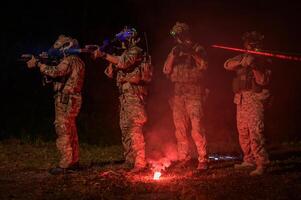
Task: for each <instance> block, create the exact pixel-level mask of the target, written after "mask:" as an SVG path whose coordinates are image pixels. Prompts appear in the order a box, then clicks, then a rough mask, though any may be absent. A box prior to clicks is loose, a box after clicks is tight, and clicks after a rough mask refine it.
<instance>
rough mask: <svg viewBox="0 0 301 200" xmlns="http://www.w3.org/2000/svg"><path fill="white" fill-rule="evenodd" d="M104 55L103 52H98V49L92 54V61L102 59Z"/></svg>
mask: <svg viewBox="0 0 301 200" xmlns="http://www.w3.org/2000/svg"><path fill="white" fill-rule="evenodd" d="M105 55H106V53H105V52H103V51H100V50H99V49H97V50H95V51H94V52H93V53H92V58H93V59H96V58H102V57H104V56H105Z"/></svg>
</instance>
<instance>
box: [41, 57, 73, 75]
mask: <svg viewBox="0 0 301 200" xmlns="http://www.w3.org/2000/svg"><path fill="white" fill-rule="evenodd" d="M38 67H39V68H40V71H41V73H42V74H44V75H47V76H50V77H52V78H56V77H60V76H65V75H67V74H68V73H70V60H69V59H68V58H65V59H63V60H62V61H61V62H60V63H59V64H58V65H57V66H49V65H46V64H42V63H38Z"/></svg>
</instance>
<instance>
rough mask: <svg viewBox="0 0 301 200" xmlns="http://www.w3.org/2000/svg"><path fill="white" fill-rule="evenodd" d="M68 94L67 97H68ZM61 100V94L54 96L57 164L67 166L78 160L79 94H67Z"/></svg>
mask: <svg viewBox="0 0 301 200" xmlns="http://www.w3.org/2000/svg"><path fill="white" fill-rule="evenodd" d="M68 96H69V99H68ZM68 96H67V99H65V100H66V101H65V102H64V101H62V95H61V94H58V95H57V96H55V122H54V125H55V130H56V134H57V140H56V146H57V148H58V150H59V152H60V154H61V160H60V163H59V166H60V167H62V168H67V167H69V166H71V165H72V164H74V163H76V162H78V160H79V145H78V136H77V128H76V124H75V120H76V117H77V115H78V113H79V110H80V107H81V96H80V95H68Z"/></svg>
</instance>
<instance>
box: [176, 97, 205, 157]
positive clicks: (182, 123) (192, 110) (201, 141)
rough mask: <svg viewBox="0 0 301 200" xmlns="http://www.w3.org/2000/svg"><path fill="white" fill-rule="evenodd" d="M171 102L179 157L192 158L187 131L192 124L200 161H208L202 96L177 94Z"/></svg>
mask: <svg viewBox="0 0 301 200" xmlns="http://www.w3.org/2000/svg"><path fill="white" fill-rule="evenodd" d="M171 103H172V104H171V105H172V110H173V120H174V125H175V128H176V132H175V135H176V139H177V143H178V159H179V160H189V159H190V156H189V142H188V137H187V132H188V130H189V126H190V125H191V136H192V139H193V141H194V143H195V145H196V148H197V152H198V160H199V162H207V150H206V146H207V142H206V137H205V128H204V124H203V120H202V119H203V116H204V113H203V108H202V99H201V97H200V96H191V97H187V96H185V95H181V96H179V95H175V96H174V98H173V99H172V102H171ZM190 123H191V124H190Z"/></svg>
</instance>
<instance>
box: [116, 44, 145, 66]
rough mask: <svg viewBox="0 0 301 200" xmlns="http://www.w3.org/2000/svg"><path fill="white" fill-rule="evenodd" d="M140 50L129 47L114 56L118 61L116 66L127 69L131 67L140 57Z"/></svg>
mask: <svg viewBox="0 0 301 200" xmlns="http://www.w3.org/2000/svg"><path fill="white" fill-rule="evenodd" d="M140 55H141V50H140V49H138V48H131V49H129V50H128V51H126V52H125V53H123V54H122V55H121V56H118V57H116V58H117V59H118V62H117V64H116V67H117V68H119V69H127V68H129V67H131V66H132V65H133V64H135V62H137V60H138V59H140Z"/></svg>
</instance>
